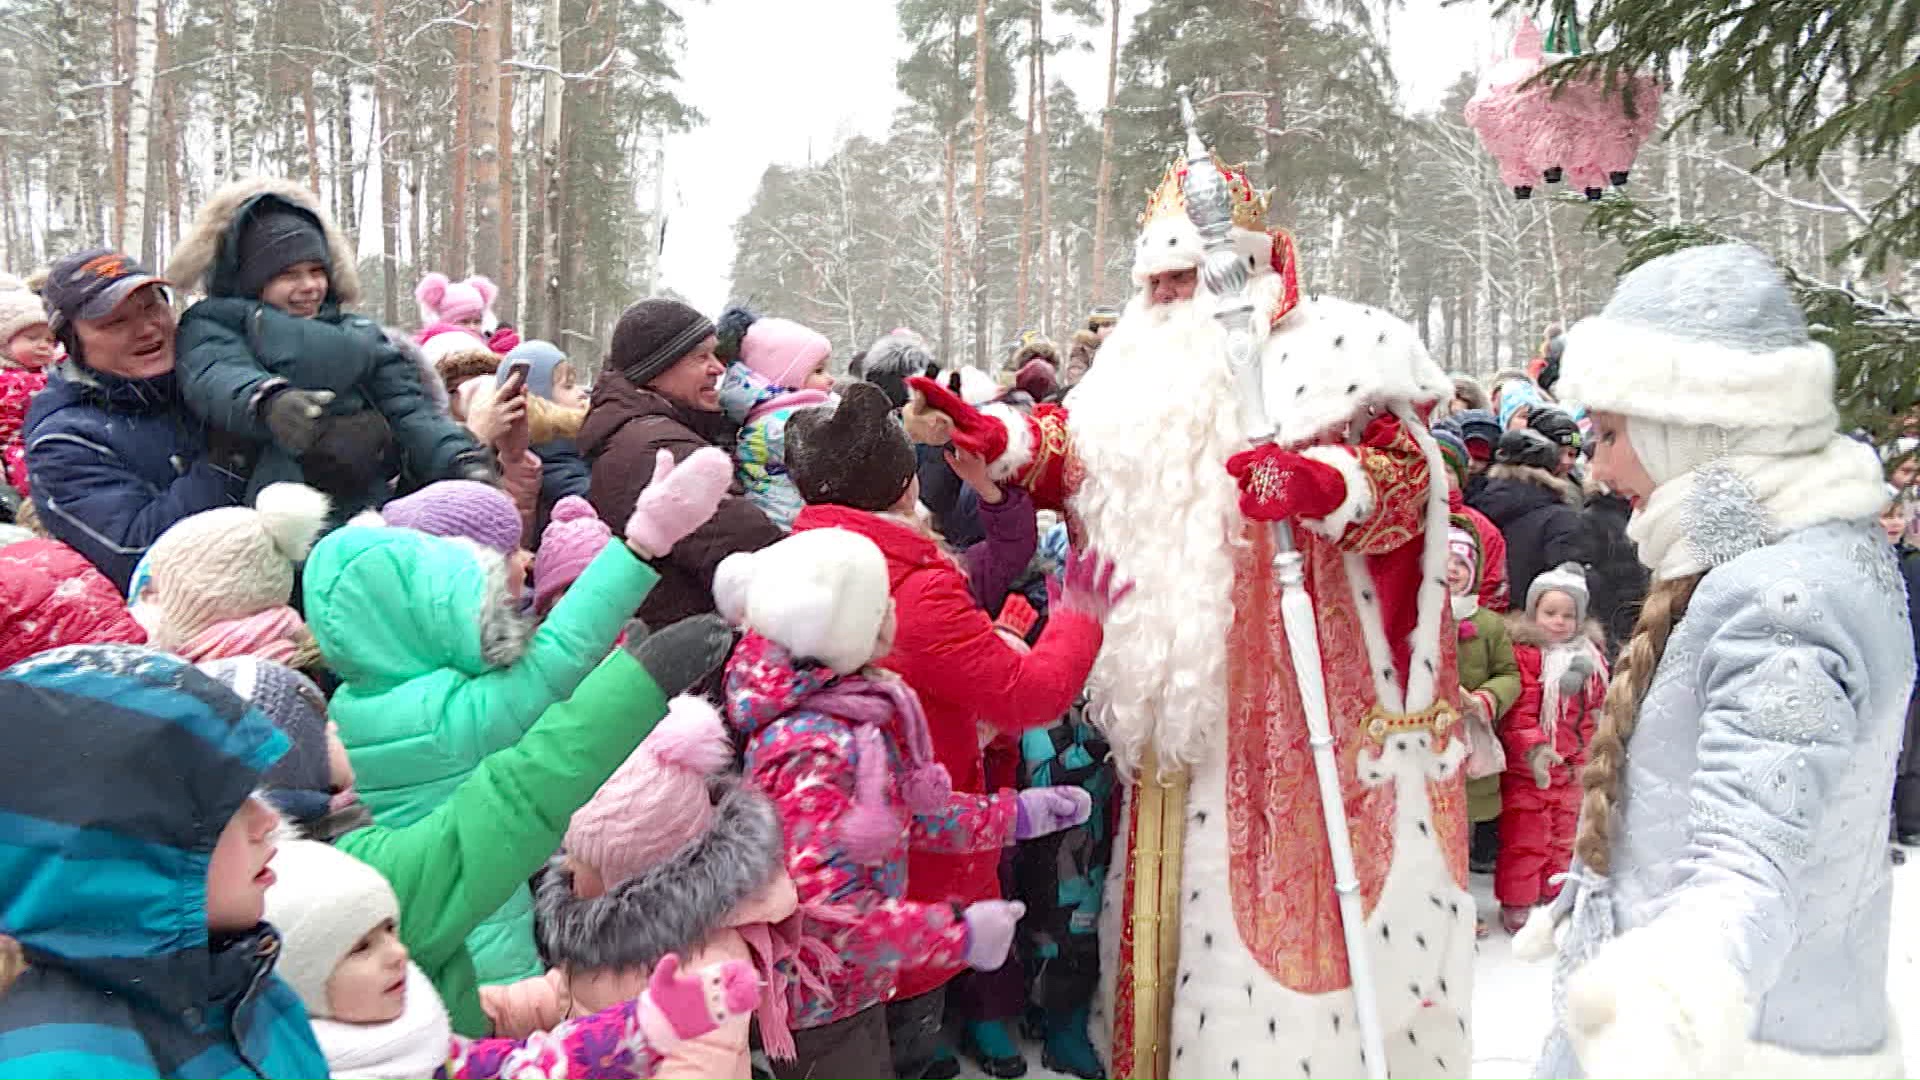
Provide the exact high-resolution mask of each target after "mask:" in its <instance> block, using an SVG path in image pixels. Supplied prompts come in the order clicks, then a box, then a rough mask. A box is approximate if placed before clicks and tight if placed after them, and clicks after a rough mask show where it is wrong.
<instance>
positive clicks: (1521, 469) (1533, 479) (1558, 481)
mask: <svg viewBox="0 0 1920 1080" xmlns="http://www.w3.org/2000/svg"><path fill="white" fill-rule="evenodd" d="M1487 479H1488V480H1518V481H1520V482H1521V483H1523V484H1531V485H1533V486H1534V487H1538V488H1545V489H1547V490H1548V491H1549V492H1551V493H1552V494H1553V495H1554V496H1556V497H1557V498H1558V499H1559V500H1560V501H1561V502H1563V503H1566V504H1567V505H1568V506H1571V507H1573V508H1574V509H1576V510H1577V509H1579V508H1580V507H1581V506H1582V505H1583V504H1584V503H1585V499H1583V498H1582V497H1581V494H1580V485H1578V484H1576V483H1574V482H1573V481H1572V480H1569V479H1567V478H1566V477H1563V476H1555V475H1554V474H1552V473H1550V472H1548V471H1547V470H1545V469H1542V468H1539V467H1538V466H1534V465H1495V466H1493V467H1492V468H1490V469H1488V470H1487Z"/></svg>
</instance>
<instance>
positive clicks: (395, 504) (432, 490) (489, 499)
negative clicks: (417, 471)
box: [380, 480, 522, 555]
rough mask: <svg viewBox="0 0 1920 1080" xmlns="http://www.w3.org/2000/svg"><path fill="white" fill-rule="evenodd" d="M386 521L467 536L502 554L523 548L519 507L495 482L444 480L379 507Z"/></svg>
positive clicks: (417, 529) (434, 533)
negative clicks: (521, 544) (495, 485)
mask: <svg viewBox="0 0 1920 1080" xmlns="http://www.w3.org/2000/svg"><path fill="white" fill-rule="evenodd" d="M380 516H381V518H383V519H384V520H385V521H386V523H387V524H389V525H393V526H397V527H399V528H402V529H412V530H414V531H415V532H423V533H426V534H427V535H429V536H444V537H464V538H466V539H468V540H471V541H473V542H474V543H476V544H479V545H480V546H482V547H489V548H492V549H493V550H495V551H497V552H499V553H500V554H502V555H511V554H513V553H514V552H515V551H516V550H518V549H519V547H520V534H521V529H522V525H521V522H520V508H519V507H517V506H515V505H514V504H513V498H512V497H511V496H509V495H508V494H507V493H506V492H504V491H501V490H500V489H499V488H497V487H494V486H493V485H492V484H482V483H480V482H479V481H477V480H441V481H438V482H436V483H432V484H428V485H427V486H426V487H423V488H421V489H420V490H419V491H416V492H414V493H413V494H411V495H408V496H407V497H406V498H404V499H395V500H393V501H392V502H390V503H388V504H386V505H385V506H383V507H381V508H380Z"/></svg>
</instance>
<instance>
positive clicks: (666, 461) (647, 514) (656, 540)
mask: <svg viewBox="0 0 1920 1080" xmlns="http://www.w3.org/2000/svg"><path fill="white" fill-rule="evenodd" d="M732 483H733V461H732V460H731V459H730V458H728V457H727V455H726V452H725V451H723V450H720V449H718V448H716V447H712V446H703V447H701V448H700V449H698V450H695V451H694V452H693V453H691V454H688V455H687V459H686V460H685V461H682V462H679V463H678V464H676V463H675V462H674V460H673V452H672V451H670V450H662V451H660V453H659V456H658V457H656V458H655V459H654V466H653V479H652V480H650V481H648V483H647V487H646V490H644V491H642V492H641V493H640V498H639V499H637V500H635V502H634V504H633V516H631V517H629V518H627V528H626V536H627V544H628V545H629V546H631V547H632V548H633V550H634V551H635V552H637V553H638V554H639V555H640V556H641V557H642V558H648V559H660V558H665V557H666V555H667V553H668V552H670V551H672V550H673V545H675V544H677V543H679V542H680V541H681V540H683V539H685V538H686V537H687V535H688V534H689V533H691V532H693V531H694V530H695V529H698V528H699V527H700V526H702V525H705V524H706V523H707V520H708V519H709V518H711V517H713V515H714V511H716V510H718V509H720V500H721V499H724V498H726V495H727V487H728V485H730V484H732Z"/></svg>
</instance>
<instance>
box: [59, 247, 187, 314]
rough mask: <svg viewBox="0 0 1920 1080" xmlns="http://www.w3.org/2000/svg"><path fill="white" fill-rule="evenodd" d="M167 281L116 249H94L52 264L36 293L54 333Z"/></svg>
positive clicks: (165, 283) (107, 311) (166, 283)
mask: <svg viewBox="0 0 1920 1080" xmlns="http://www.w3.org/2000/svg"><path fill="white" fill-rule="evenodd" d="M170 284H171V283H170V282H168V281H167V280H166V279H165V278H162V277H159V276H157V275H155V274H152V273H150V272H148V270H147V268H146V267H144V266H141V265H140V264H139V263H137V262H135V261H133V259H132V258H130V257H128V256H126V255H123V254H121V253H120V252H117V251H113V250H111V249H108V248H95V249H94V250H92V251H83V252H80V253H79V254H77V255H69V256H67V257H66V258H64V259H61V260H60V261H59V262H57V263H54V264H53V269H51V270H49V271H48V272H47V283H46V285H44V286H43V287H42V288H41V290H40V295H41V297H42V298H43V299H45V300H46V302H47V308H48V310H49V311H50V312H51V315H52V318H51V322H52V325H53V329H54V332H55V333H58V332H59V331H60V328H61V326H62V325H63V324H66V323H70V322H75V321H78V320H82V319H104V318H106V317H107V316H108V315H110V314H112V313H113V309H114V308H116V307H119V306H120V301H122V300H125V299H126V298H127V297H129V296H132V295H133V294H134V293H135V292H136V291H138V290H140V289H144V288H146V287H147V286H149V285H160V286H170Z"/></svg>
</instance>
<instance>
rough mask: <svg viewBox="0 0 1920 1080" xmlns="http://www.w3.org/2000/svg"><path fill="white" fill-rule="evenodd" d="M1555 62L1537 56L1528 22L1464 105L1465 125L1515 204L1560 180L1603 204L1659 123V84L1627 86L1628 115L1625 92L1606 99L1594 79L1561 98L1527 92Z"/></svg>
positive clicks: (1546, 89) (1645, 81)
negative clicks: (1609, 188)
mask: <svg viewBox="0 0 1920 1080" xmlns="http://www.w3.org/2000/svg"><path fill="white" fill-rule="evenodd" d="M1559 59H1560V58H1559V57H1557V56H1552V57H1550V56H1549V55H1548V54H1547V53H1546V52H1545V51H1544V50H1543V49H1542V47H1541V36H1540V28H1539V27H1537V26H1535V25H1534V24H1533V21H1532V20H1530V19H1529V20H1527V21H1525V22H1523V23H1522V24H1521V26H1520V29H1519V31H1518V32H1517V33H1516V34H1514V39H1513V52H1512V54H1511V55H1509V56H1508V57H1507V58H1506V59H1504V60H1502V61H1500V62H1499V63H1497V64H1495V65H1494V66H1493V67H1492V68H1490V69H1488V71H1487V73H1486V75H1485V76H1484V77H1483V78H1482V79H1481V82H1480V88H1479V90H1478V91H1476V92H1475V93H1474V95H1473V98H1472V100H1470V101H1468V102H1467V108H1466V120H1467V123H1468V124H1470V125H1472V127H1473V129H1474V130H1475V131H1476V132H1478V133H1479V135H1480V142H1481V144H1482V145H1483V146H1485V147H1486V148H1487V152H1488V153H1489V154H1492V155H1493V159H1494V160H1495V161H1497V162H1498V163H1499V164H1500V182H1501V183H1503V184H1505V185H1506V186H1507V187H1509V188H1512V189H1513V194H1514V197H1515V198H1520V199H1528V198H1532V197H1533V186H1534V184H1535V183H1536V182H1538V181H1540V180H1543V179H1544V180H1545V181H1546V182H1547V183H1549V184H1553V183H1559V182H1560V181H1561V180H1562V179H1563V178H1564V179H1565V180H1566V182H1567V185H1568V186H1569V187H1573V188H1578V189H1580V190H1581V191H1584V192H1585V193H1586V196H1587V198H1589V199H1598V198H1600V193H1601V192H1602V191H1603V190H1604V189H1605V188H1606V186H1607V185H1608V184H1612V185H1613V186H1614V187H1620V186H1622V185H1624V184H1625V183H1626V182H1627V175H1628V173H1629V172H1631V171H1632V169H1633V159H1634V158H1635V157H1636V156H1637V155H1638V154H1639V152H1640V147H1641V145H1642V144H1644V143H1645V142H1646V141H1647V139H1649V138H1651V137H1652V135H1653V130H1654V126H1655V124H1656V123H1657V122H1658V118H1659V115H1660V83H1659V82H1658V80H1655V79H1653V78H1652V77H1650V76H1646V75H1634V76H1632V77H1630V78H1629V79H1627V80H1626V82H1627V84H1628V86H1630V87H1631V89H1632V92H1633V102H1634V106H1635V109H1634V112H1633V113H1632V114H1629V113H1628V111H1627V101H1626V91H1627V89H1628V86H1615V87H1614V88H1613V89H1612V90H1611V91H1609V90H1608V88H1607V86H1606V83H1605V80H1604V79H1603V78H1602V77H1601V76H1599V75H1598V74H1595V75H1593V76H1592V77H1590V78H1583V79H1579V80H1576V81H1573V82H1569V83H1567V84H1566V85H1565V86H1564V87H1561V88H1560V90H1559V91H1558V93H1556V92H1555V90H1554V88H1553V87H1552V86H1548V85H1539V86H1527V82H1528V81H1529V80H1530V79H1532V78H1533V77H1534V76H1535V75H1537V74H1539V73H1540V72H1541V71H1542V70H1544V69H1545V68H1546V67H1547V66H1548V65H1549V64H1552V63H1555V62H1557V61H1558V60H1559Z"/></svg>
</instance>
